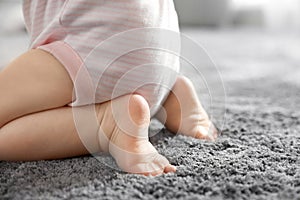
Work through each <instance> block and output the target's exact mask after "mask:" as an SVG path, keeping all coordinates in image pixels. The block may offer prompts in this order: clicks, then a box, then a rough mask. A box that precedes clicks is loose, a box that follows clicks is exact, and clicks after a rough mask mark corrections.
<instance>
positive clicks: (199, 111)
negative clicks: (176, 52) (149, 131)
mask: <svg viewBox="0 0 300 200" xmlns="http://www.w3.org/2000/svg"><path fill="white" fill-rule="evenodd" d="M163 107H164V109H165V111H163V110H161V111H159V112H158V113H157V115H156V117H157V118H158V119H159V120H160V121H162V122H165V126H166V128H167V129H169V130H170V131H172V132H174V133H180V134H183V135H187V136H191V137H195V138H198V139H207V140H215V139H216V138H217V136H218V132H217V130H216V128H215V127H214V125H213V124H212V122H211V121H210V120H209V117H208V115H207V113H206V112H205V110H204V109H203V107H202V105H201V103H200V101H199V99H198V96H197V93H196V91H195V88H194V86H193V84H192V82H191V81H190V80H189V79H187V78H185V77H183V76H179V77H178V78H177V80H176V83H175V85H174V87H173V88H172V91H171V92H170V94H169V96H168V98H167V100H166V101H165V103H164V105H163Z"/></svg>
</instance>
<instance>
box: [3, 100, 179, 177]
mask: <svg viewBox="0 0 300 200" xmlns="http://www.w3.org/2000/svg"><path fill="white" fill-rule="evenodd" d="M85 108H87V109H88V108H89V106H85V107H81V108H80V109H81V110H82V111H83V113H84V111H85ZM95 110H96V115H95V118H96V120H97V122H98V123H97V124H96V126H95V125H94V123H93V122H92V123H91V121H90V120H89V116H87V117H86V118H85V117H84V118H83V119H84V120H86V121H83V122H82V125H83V126H81V128H80V130H81V131H82V132H81V134H84V135H81V136H83V137H85V138H89V140H88V141H89V143H88V144H87V145H88V149H92V150H90V152H88V151H87V149H86V146H84V145H83V143H82V141H81V139H80V137H79V135H78V132H77V129H76V126H75V123H74V118H73V112H72V108H70V107H62V108H57V109H52V110H47V111H42V112H38V113H33V114H30V115H26V116H23V117H20V118H18V119H16V120H13V121H12V122H9V123H7V124H6V125H5V126H3V127H2V128H1V129H0V160H41V159H57V158H65V157H71V156H79V155H83V154H88V153H95V152H99V151H101V150H102V151H107V152H110V153H111V155H112V156H113V157H114V158H115V160H116V162H117V164H118V165H119V167H120V168H121V169H123V170H124V171H127V172H130V173H139V174H144V175H159V174H162V173H168V172H174V171H175V170H176V168H175V167H174V166H172V165H170V164H169V162H168V160H167V159H166V158H165V157H163V156H162V155H160V154H159V153H158V152H157V151H156V149H155V148H154V147H153V145H152V144H151V143H150V142H149V139H148V126H149V121H150V114H149V108H148V105H147V102H146V101H145V99H144V98H143V97H141V96H139V95H127V96H124V97H120V98H117V99H115V100H113V101H109V102H106V103H102V104H98V105H96V109H95ZM92 117H93V116H92ZM82 128H83V129H82ZM98 139H99V140H101V141H99V140H98ZM91 151H92V152H91Z"/></svg>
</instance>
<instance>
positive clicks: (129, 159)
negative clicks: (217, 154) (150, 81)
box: [98, 95, 176, 175]
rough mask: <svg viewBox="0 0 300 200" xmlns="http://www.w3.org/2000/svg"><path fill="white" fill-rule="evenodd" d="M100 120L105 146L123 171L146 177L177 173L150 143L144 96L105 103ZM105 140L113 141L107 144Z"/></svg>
mask: <svg viewBox="0 0 300 200" xmlns="http://www.w3.org/2000/svg"><path fill="white" fill-rule="evenodd" d="M98 117H99V120H100V127H101V129H102V133H101V131H99V136H100V137H99V140H100V144H101V147H102V149H103V150H107V151H109V153H110V154H111V155H112V156H113V157H114V159H115V160H116V162H117V164H118V166H119V167H120V168H121V169H122V170H124V171H126V172H129V173H137V174H144V175H159V174H163V173H168V172H175V171H176V168H175V166H173V165H171V164H170V163H169V161H168V160H167V159H166V158H165V157H164V156H162V155H160V154H159V153H158V152H157V151H156V149H155V148H154V146H153V145H152V144H151V143H150V142H149V138H148V126H149V123H150V111H149V107H148V104H147V102H146V100H145V99H144V98H143V97H141V96H139V95H128V96H123V97H120V98H117V99H115V100H112V101H111V102H110V103H106V104H101V105H100V108H99V114H98ZM103 133H105V134H103ZM105 140H107V141H108V140H109V142H107V143H106V144H105Z"/></svg>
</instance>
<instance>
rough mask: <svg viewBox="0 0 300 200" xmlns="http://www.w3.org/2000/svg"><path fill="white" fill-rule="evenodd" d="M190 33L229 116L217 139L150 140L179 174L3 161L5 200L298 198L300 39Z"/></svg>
mask: <svg viewBox="0 0 300 200" xmlns="http://www.w3.org/2000/svg"><path fill="white" fill-rule="evenodd" d="M186 32H187V33H188V34H190V35H191V36H192V37H194V38H196V39H197V41H199V42H202V43H203V44H204V46H206V47H207V49H208V50H209V52H211V54H212V56H213V57H214V58H215V61H216V62H217V64H218V65H219V66H220V70H221V73H222V75H223V77H224V81H225V88H226V91H227V103H226V106H227V108H226V111H227V117H226V124H225V127H224V130H223V134H222V136H221V137H220V138H219V139H218V140H217V142H215V143H211V142H206V141H198V140H195V139H192V138H188V137H183V136H175V137H174V136H172V134H170V133H168V132H167V131H166V130H164V129H163V130H162V131H161V132H160V133H159V134H158V135H156V136H155V137H153V138H152V142H153V143H154V144H155V146H156V147H157V148H158V150H159V151H160V152H162V154H164V155H165V156H166V157H167V158H168V159H169V160H170V162H171V163H172V164H174V165H176V166H178V171H177V172H176V173H175V174H166V175H162V176H159V177H144V176H139V175H132V174H126V173H123V172H119V171H116V170H112V169H110V168H108V167H107V166H106V165H104V164H103V163H101V162H99V161H98V160H96V159H95V158H93V157H91V156H85V157H78V158H70V159H64V160H54V161H38V162H14V163H9V162H0V199H300V158H299V155H300V134H299V131H300V120H299V117H300V111H299V108H300V105H299V100H300V96H299V87H300V86H299V80H298V78H297V77H299V76H297V74H298V75H299V68H297V65H299V57H300V56H299V55H298V54H296V53H295V52H297V53H299V52H300V51H296V49H295V48H297V47H296V45H299V41H300V39H299V38H298V36H297V37H296V36H294V35H292V36H291V35H286V34H283V35H282V34H280V35H270V34H268V33H252V32H249V31H246V32H214V31H194V30H187V31H186ZM297 50H298V49H297ZM298 67H299V66H298ZM283 72H284V73H283ZM152 128H153V130H155V128H156V127H152ZM100 159H102V160H106V159H107V158H106V157H103V158H100Z"/></svg>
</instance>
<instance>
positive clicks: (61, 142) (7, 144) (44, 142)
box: [0, 107, 98, 161]
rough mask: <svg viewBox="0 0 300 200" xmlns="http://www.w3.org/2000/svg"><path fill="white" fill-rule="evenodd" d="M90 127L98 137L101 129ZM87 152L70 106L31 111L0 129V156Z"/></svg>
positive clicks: (43, 156) (27, 157)
mask: <svg viewBox="0 0 300 200" xmlns="http://www.w3.org/2000/svg"><path fill="white" fill-rule="evenodd" d="M86 128H87V129H88V130H87V131H90V132H89V134H94V136H95V141H96V140H97V135H96V132H97V129H96V130H90V128H89V127H86ZM96 145H98V143H97V144H96ZM87 153H88V151H87V150H86V148H85V147H84V146H83V144H82V142H81V140H80V138H79V136H78V134H77V132H76V128H75V125H74V121H73V114H72V108H70V107H61V108H57V109H52V110H46V111H42V112H37V113H33V114H29V115H26V116H23V117H20V118H18V119H15V120H13V121H11V122H9V123H7V124H6V125H4V126H3V127H2V128H1V129H0V160H7V161H18V160H20V161H31V160H45V159H58V158H66V157H72V156H79V155H84V154H87Z"/></svg>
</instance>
